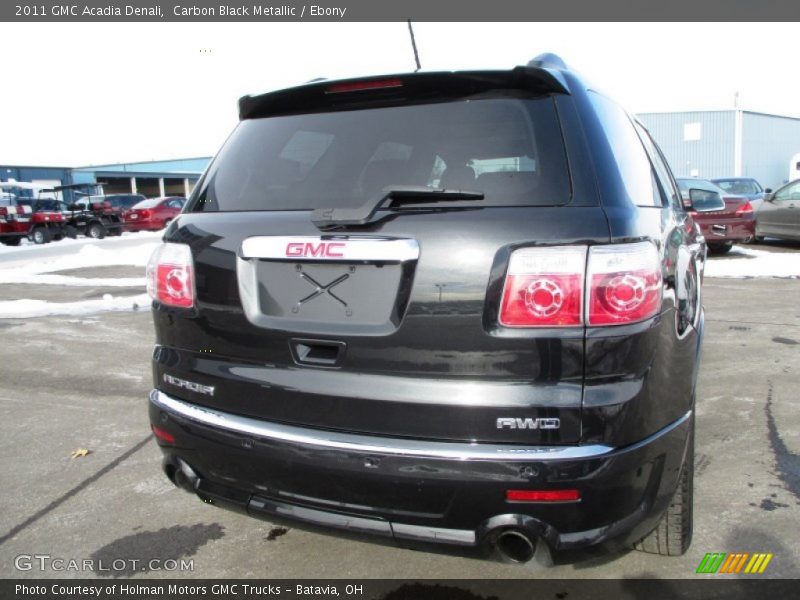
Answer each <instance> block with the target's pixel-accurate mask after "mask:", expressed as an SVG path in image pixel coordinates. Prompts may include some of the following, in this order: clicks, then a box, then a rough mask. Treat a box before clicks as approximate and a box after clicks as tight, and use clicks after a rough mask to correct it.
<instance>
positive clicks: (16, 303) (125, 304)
mask: <svg viewBox="0 0 800 600" xmlns="http://www.w3.org/2000/svg"><path fill="white" fill-rule="evenodd" d="M149 306H150V296H148V295H147V294H139V295H137V296H124V297H116V298H115V297H113V296H111V295H110V294H106V295H105V296H104V297H103V298H102V299H99V300H81V301H79V302H47V301H45V300H31V299H29V298H26V299H23V300H8V301H5V302H0V319H29V318H32V317H48V316H52V315H91V314H95V313H99V312H107V311H115V310H117V311H118V310H138V309H141V308H149Z"/></svg>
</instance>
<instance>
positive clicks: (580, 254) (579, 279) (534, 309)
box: [499, 246, 586, 327]
mask: <svg viewBox="0 0 800 600" xmlns="http://www.w3.org/2000/svg"><path fill="white" fill-rule="evenodd" d="M585 267H586V248H585V247H583V246H568V247H562V248H522V249H520V250H515V251H514V252H512V253H511V258H510V259H509V263H508V274H507V275H506V281H505V286H504V288H503V298H502V300H501V301H500V319H499V320H500V324H501V325H505V326H506V327H571V326H575V325H581V324H582V323H583V280H584V270H585Z"/></svg>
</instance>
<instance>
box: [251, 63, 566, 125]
mask: <svg viewBox="0 0 800 600" xmlns="http://www.w3.org/2000/svg"><path fill="white" fill-rule="evenodd" d="M543 56H544V55H543ZM549 56H555V55H549ZM539 58H540V57H537V58H536V59H534V60H533V61H531V63H529V64H528V65H527V66H524V67H522V66H520V67H515V68H514V69H511V70H508V71H455V72H436V73H426V72H420V73H406V74H401V75H383V76H378V77H367V78H358V79H345V80H336V81H325V80H323V81H317V82H313V83H307V84H305V85H300V86H297V87H293V88H287V89H283V90H278V91H275V92H268V93H266V94H261V95H258V96H243V97H241V98H240V99H239V119H240V120H245V119H256V118H262V117H273V116H281V115H290V114H302V113H304V112H326V111H335V110H356V109H359V108H373V107H378V106H392V105H398V104H403V103H405V102H408V101H414V100H416V101H418V102H425V101H426V100H427V101H435V100H437V99H446V98H454V99H455V98H463V97H467V96H474V95H476V94H480V93H485V92H491V91H493V90H497V89H518V90H523V91H529V92H533V93H541V94H550V93H555V94H569V89H568V88H567V84H566V82H565V80H564V78H563V77H562V76H561V73H560V72H559V71H560V70H561V69H562V68H566V66H562V67H557V66H555V65H554V64H550V63H548V64H544V63H542V65H541V66H537V65H534V64H533V63H534V62H535V61H536V60H537V59H539ZM555 58H556V59H557V60H558V61H559V62H560V63H561V65H564V63H563V61H561V59H559V58H558V57H555ZM551 69H552V70H551ZM389 83H391V85H389Z"/></svg>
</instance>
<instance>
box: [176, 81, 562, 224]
mask: <svg viewBox="0 0 800 600" xmlns="http://www.w3.org/2000/svg"><path fill="white" fill-rule="evenodd" d="M408 185H415V186H428V187H432V188H439V187H442V188H448V189H460V190H470V191H480V192H483V193H484V194H485V199H484V200H482V201H481V202H480V204H483V205H494V206H519V205H539V206H553V205H562V204H567V203H568V202H569V200H570V181H569V172H568V169H567V161H566V156H565V150H564V142H563V140H562V137H561V131H560V128H559V124H558V117H557V115H556V111H555V106H554V102H553V100H552V98H550V97H539V98H507V97H500V98H482V99H471V100H460V101H456V102H446V103H439V104H422V105H413V106H400V107H390V108H373V109H365V110H355V111H347V112H332V113H321V114H304V115H293V116H286V117H271V118H263V119H252V120H245V121H242V122H241V123H240V124H239V126H238V127H237V128H236V130H235V131H234V133H233V134H232V135H231V137H230V139H229V140H228V141H227V143H226V144H225V146H224V147H223V149H222V150H221V151H220V153H219V155H218V156H217V158H216V159H215V161H214V163H213V164H212V165H211V167H210V168H209V170H208V173H207V174H206V176H205V177H204V179H203V182H202V185H201V187H200V189H199V190H198V194H197V195H196V196H195V200H194V201H193V206H192V210H194V211H215V210H218V211H245V210H309V209H314V208H328V207H331V208H354V207H358V206H361V205H363V204H365V203H366V202H369V201H373V200H377V199H378V198H380V197H381V196H382V195H384V193H385V192H384V190H385V189H391V188H392V187H396V186H408ZM474 204H475V203H474V202H473V203H471V205H473V206H474Z"/></svg>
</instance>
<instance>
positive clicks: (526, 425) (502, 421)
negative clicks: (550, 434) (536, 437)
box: [497, 417, 561, 429]
mask: <svg viewBox="0 0 800 600" xmlns="http://www.w3.org/2000/svg"><path fill="white" fill-rule="evenodd" d="M560 427H561V419H532V418H530V417H528V418H525V419H520V418H511V417H500V418H499V419H497V428H498V429H558V428H560Z"/></svg>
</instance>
